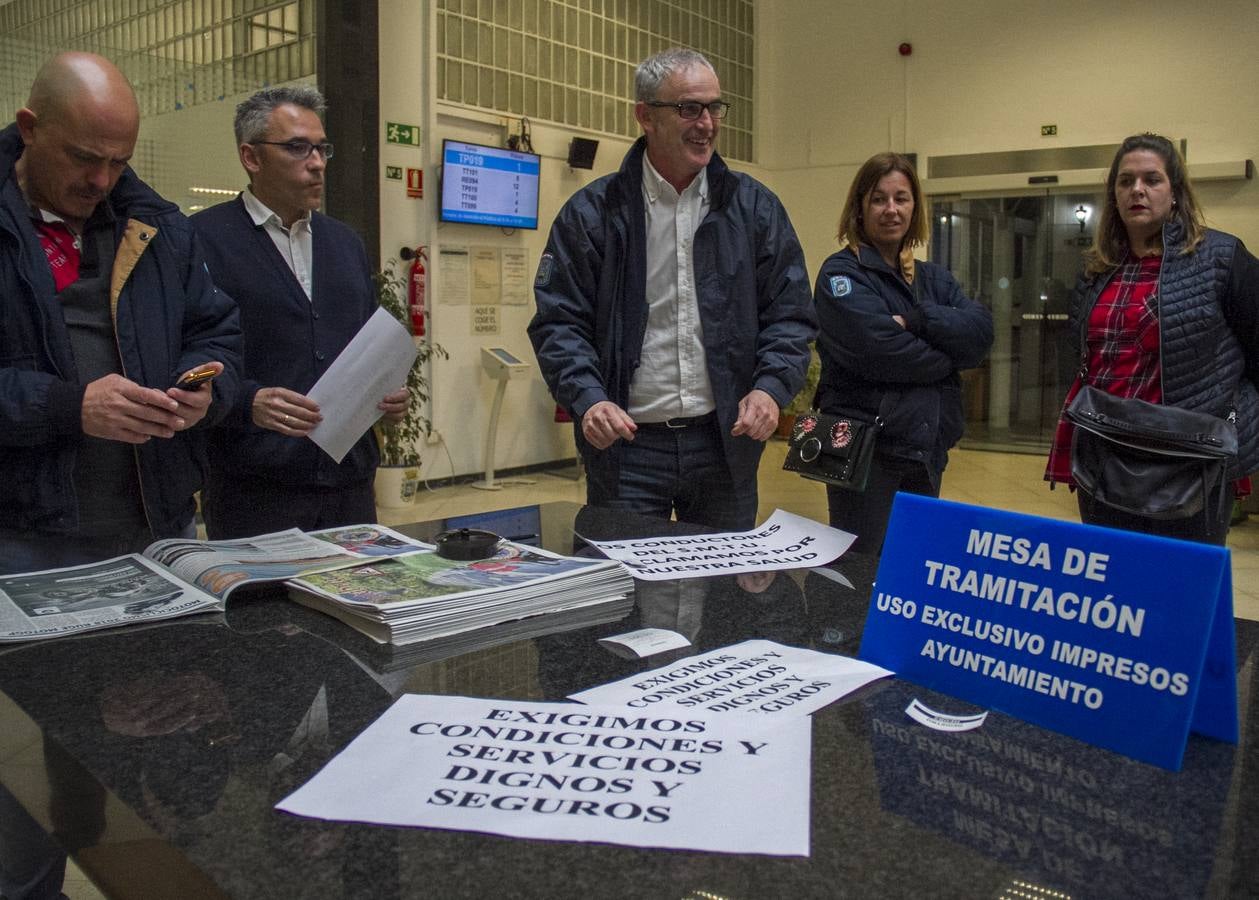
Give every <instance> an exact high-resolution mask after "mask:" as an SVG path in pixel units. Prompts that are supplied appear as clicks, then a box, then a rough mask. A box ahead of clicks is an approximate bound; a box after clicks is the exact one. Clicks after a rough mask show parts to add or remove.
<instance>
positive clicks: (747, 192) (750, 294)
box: [529, 49, 816, 530]
mask: <svg viewBox="0 0 1259 900" xmlns="http://www.w3.org/2000/svg"><path fill="white" fill-rule="evenodd" d="M635 92H636V97H637V102H636V103H635V104H634V115H635V118H637V120H638V122H639V124H640V125H641V126H642V129H643V132H644V135H645V136H644V137H643V138H640V139H639V141H638V142H637V143H636V144H635V145H634V146H633V148H632V149H631V150H630V152H629V154H628V155H627V156H626V157H625V162H624V163H623V164H622V166H621V170H620V171H619V172H617V173H615V174H612V175H608V176H605V177H603V178H600V179H598V180H597V181H595V182H593V183H592V184H590V185H589V186H587V187H586V188H583V189H582V190H580V191H578V192H577V193H576V194H575V195H574V196H573V197H572V198H571V199H570V200H569V201H568V203H567V204H565V206H564V208H563V209H562V210H561V211H560V213H559V215H558V216H557V217H556V219H555V223H554V224H553V225H552V227H551V234H550V238H549V240H548V241H547V247H546V252H545V253H544V254H543V256H542V261H541V263H540V265H539V267H538V274H537V277H536V279H535V281H534V294H535V296H536V299H537V304H538V310H537V314H536V315H535V316H534V318H533V321H532V322H531V323H530V325H529V336H530V338H531V340H532V341H533V347H534V352H535V353H536V354H537V357H538V365H539V367H540V368H541V370H542V375H543V377H544V378H545V379H546V382H547V385H548V387H550V389H551V393H552V394H553V395H554V397H555V398H556V400H557V401H558V402H559V404H560V405H561V406H562V407H564V408H565V409H566V410H568V411H569V413H570V414H571V415H572V417H573V420H574V424H575V429H576V433H577V444H578V448H579V450H580V451H581V453H582V456H583V458H584V460H585V463H586V471H587V479H588V480H587V500H588V502H589V503H590V504H591V505H597V506H605V507H610V508H615V509H624V510H627V511H630V512H635V513H640V514H644V515H650V516H657V517H660V518H669V517H670V515H671V514H676V515H677V517H678V518H679V519H680V520H684V521H689V522H695V523H697V524H704V525H710V526H712V527H715V528H726V529H732V530H733V529H743V528H748V527H751V526H752V525H753V524H755V520H756V508H757V492H756V469H757V464H758V462H759V460H760V456H761V451H762V449H763V448H764V441H765V440H766V439H767V438H768V437H769V436H770V435H771V434H773V432H774V430H775V429H776V427H777V425H778V414H779V410H780V408H781V407H783V406H785V405H786V404H787V403H788V402H789V401H790V400H791V398H792V397H793V396H795V394H796V392H797V391H799V390H800V388H801V386H802V384H803V383H804V377H805V372H806V370H807V368H808V364H809V341H810V340H811V339H812V338H813V336H814V334H815V332H816V325H815V319H814V315H813V309H812V303H811V302H810V292H809V279H808V273H807V272H806V271H805V268H804V254H803V252H802V251H801V249H800V243H799V241H798V240H797V239H796V234H795V231H794V230H793V229H792V227H791V222H790V221H789V220H788V218H787V213H786V211H785V210H784V209H783V207H782V204H781V203H779V202H778V198H777V197H775V196H774V195H773V194H772V193H771V192H770V191H769V190H768V189H767V188H765V187H764V186H763V185H761V184H759V183H758V182H756V181H755V180H753V179H752V178H749V177H748V176H747V175H743V174H741V173H738V172H732V171H731V170H729V169H728V168H726V165H725V163H723V162H722V161H721V158H720V157H719V156H718V155H717V154H716V152H715V144H716V138H717V132H718V129H719V127H720V121H721V119H722V117H724V116H725V114H726V111H727V109H728V107H729V105H728V104H727V103H725V102H724V101H723V100H721V87H720V85H719V83H718V80H717V75H716V73H715V72H714V71H713V68H712V65H711V64H710V63H709V62H708V60H707V59H705V58H704V57H703V56H701V55H700V54H698V53H696V52H694V51H692V50H682V49H673V50H665V51H663V52H661V53H658V54H656V55H655V56H652V57H650V58H648V59H646V60H644V61H643V62H642V63H641V64H640V65H639V67H638V70H637V72H636V73H635Z"/></svg>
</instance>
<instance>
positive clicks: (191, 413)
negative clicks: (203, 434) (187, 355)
mask: <svg viewBox="0 0 1259 900" xmlns="http://www.w3.org/2000/svg"><path fill="white" fill-rule="evenodd" d="M206 367H209V368H212V369H214V374H215V375H216V376H218V375H222V374H223V364H222V363H221V362H209V363H206V364H205V366H197V368H198V369H201V368H206ZM184 374H187V373H184ZM166 396H168V397H170V398H171V399H173V400H174V401H175V402H176V403H178V404H179V409H177V410H176V415H178V416H179V417H180V418H182V419H183V420H184V422H185V423H186V424H185V425H184V427H185V428H191V427H192V426H193V425H196V424H197V423H198V422H200V421H201V420H202V419H204V418H205V414H206V411H207V410H209V408H210V401H211V400H213V399H214V389H213V388H212V387H211V386H210V383H208V382H207V383H205V384H202V385H201V386H200V387H197V388H193V389H192V390H187V391H184V390H180V389H179V388H175V387H173V388H167V390H166Z"/></svg>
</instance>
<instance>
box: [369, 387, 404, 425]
mask: <svg viewBox="0 0 1259 900" xmlns="http://www.w3.org/2000/svg"><path fill="white" fill-rule="evenodd" d="M410 406H411V393H410V392H409V391H408V390H407V389H406V388H404V387H403V388H398V389H397V390H396V391H392V392H390V393H388V394H385V397H384V399H383V400H381V401H380V402H379V403H377V404H376V408H377V409H379V410H381V411H382V412H384V416H382V418H383V419H384V420H385V421H386V422H388V423H389V424H390V425H397V424H398V423H399V422H401V421H402V420H403V419H405V418H406V415H407V410H408V409H409V408H410Z"/></svg>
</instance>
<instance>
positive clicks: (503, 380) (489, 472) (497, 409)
mask: <svg viewBox="0 0 1259 900" xmlns="http://www.w3.org/2000/svg"><path fill="white" fill-rule="evenodd" d="M481 368H483V369H485V373H486V374H487V375H489V376H490V377H491V378H493V379H494V380H495V381H497V382H498V387H497V388H495V390H494V406H493V407H492V408H491V409H490V424H489V426H488V427H487V428H486V430H485V480H484V481H478V482H476V483H475V484H473V485H472V486H473V487H476V488H480V489H481V490H483V491H497V490H501V489H502V485H501V484H495V483H494V445H495V444H496V443H497V440H498V417H499V414H500V413H502V411H503V395H504V394H506V393H507V382H508V381H509V380H511V378H512V377H514V376H516V375H518V374H520V373H523V372H526V371H528V370H529V364H528V363H527V362H524V361H523V360H520V359H517V358H516V357H515V356H514V355H513V354H511V353H510V352H508V351H507V350H504V349H503V348H502V347H482V348H481Z"/></svg>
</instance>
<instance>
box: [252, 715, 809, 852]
mask: <svg viewBox="0 0 1259 900" xmlns="http://www.w3.org/2000/svg"><path fill="white" fill-rule="evenodd" d="M811 752H812V739H811V720H810V719H808V718H797V719H792V720H790V721H786V722H781V723H775V727H774V728H773V729H766V728H763V727H761V726H760V725H759V723H756V722H754V721H749V720H748V719H746V718H744V717H741V716H740V717H724V718H723V717H705V716H702V715H697V714H695V713H686V714H685V715H681V716H670V715H668V714H667V713H665V711H663V710H661V711H659V712H658V713H656V712H653V713H651V714H643V713H642V712H635V711H631V710H626V709H624V708H620V707H598V708H596V707H586V706H578V705H576V704H572V703H531V702H529V701H522V700H480V699H472V698H468V697H438V696H425V695H416V694H411V695H407V696H404V697H401V698H399V700H398V701H397V702H396V703H395V704H394V705H393V706H391V707H390V708H389V709H388V710H387V711H386V712H385V713H384V714H383V715H382V716H381V717H380V718H379V719H377V720H376V721H375V722H374V723H372V724H371V725H370V726H368V728H367V729H366V730H365V731H364V732H363V733H362V734H361V735H359V736H358V737H357V738H355V739H354V741H353V742H352V743H351V744H350V745H349V746H348V747H346V748H345V750H343V751H341V753H339V754H338V755H337V756H336V757H334V758H333V759H332V761H331V762H329V763H328V765H327V766H325V767H324V768H323V770H322V771H320V772H319V774H317V775H316V776H315V777H314V778H312V779H311V780H310V781H309V782H307V783H306V785H305V786H303V787H301V788H299V789H298V790H297V791H296V792H295V793H293V794H291V795H290V796H288V797H286V798H285V799H284V800H283V801H281V802H280V803H279V804H277V806H276V808H277V809H280V810H284V811H286V812H290V813H294V814H296V815H300V816H310V817H313V818H318V819H330V820H336V821H349V822H372V823H378V824H383V825H416V826H425V827H430V828H446V829H452V830H456V831H478V832H485V833H489V834H501V835H507V836H510V837H524V838H535V839H539V840H557V841H583V842H585V841H591V842H598V843H608V844H623V845H627V846H632V847H669V848H675V849H691V850H706V851H712V852H717V853H762V854H767V855H774V856H807V855H808V854H809V772H810V764H811V760H810V756H811Z"/></svg>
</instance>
